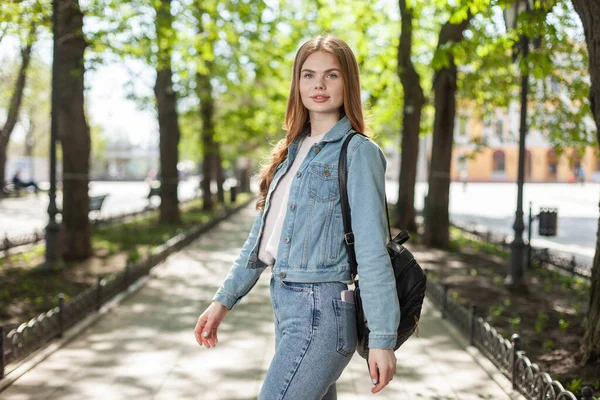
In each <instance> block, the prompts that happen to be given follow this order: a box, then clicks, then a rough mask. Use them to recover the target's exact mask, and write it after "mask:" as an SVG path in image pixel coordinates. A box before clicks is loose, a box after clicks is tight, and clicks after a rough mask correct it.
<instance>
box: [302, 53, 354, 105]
mask: <svg viewBox="0 0 600 400" xmlns="http://www.w3.org/2000/svg"><path fill="white" fill-rule="evenodd" d="M300 97H301V98H302V104H304V107H306V108H307V109H308V110H309V112H310V114H311V115H313V116H314V114H333V113H335V114H336V117H337V116H339V110H340V107H341V106H342V105H343V104H344V81H343V79H342V74H341V72H340V66H339V64H338V62H337V60H336V59H335V57H334V56H333V55H331V54H329V53H325V52H322V51H318V52H315V53H312V54H311V55H310V56H308V58H307V59H306V61H304V64H303V65H302V69H301V72H300Z"/></svg>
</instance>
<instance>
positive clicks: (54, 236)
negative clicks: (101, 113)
mask: <svg viewBox="0 0 600 400" xmlns="http://www.w3.org/2000/svg"><path fill="white" fill-rule="evenodd" d="M57 19H58V0H53V1H52V32H53V40H52V43H53V46H52V53H53V55H52V58H53V61H52V100H51V101H52V105H51V109H50V114H51V122H50V191H49V192H48V196H49V204H48V225H47V226H46V260H45V262H44V264H43V265H42V269H45V270H49V269H52V267H53V266H54V264H55V262H56V259H57V258H58V254H57V244H58V230H59V227H58V224H57V222H56V214H57V213H58V209H57V208H56V137H57V116H56V104H57V102H56V87H57V79H56V78H57V76H56V75H57V74H56V72H57V71H56V53H57V42H58V40H57V39H58V38H57V36H58V35H57V32H56V30H57Z"/></svg>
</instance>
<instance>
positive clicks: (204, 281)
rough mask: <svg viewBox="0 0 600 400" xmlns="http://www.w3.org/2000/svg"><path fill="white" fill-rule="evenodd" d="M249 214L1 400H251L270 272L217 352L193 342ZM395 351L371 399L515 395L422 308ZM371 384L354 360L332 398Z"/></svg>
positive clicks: (194, 248)
mask: <svg viewBox="0 0 600 400" xmlns="http://www.w3.org/2000/svg"><path fill="white" fill-rule="evenodd" d="M255 215H256V214H255V211H254V210H253V208H252V207H251V206H250V207H248V208H246V209H244V210H242V211H241V212H240V213H239V214H237V215H235V216H234V217H232V218H231V219H230V220H228V221H225V222H223V223H221V224H220V225H219V226H217V228H215V229H214V230H213V231H211V232H210V233H208V234H206V235H204V236H203V237H201V238H200V239H199V240H197V241H196V242H194V243H193V244H192V245H191V246H189V247H188V248H186V249H185V250H183V251H182V252H180V253H178V254H176V255H174V256H172V257H170V258H169V259H168V261H167V262H166V263H165V264H163V265H161V266H158V267H156V268H155V269H154V270H153V271H152V274H151V278H150V279H149V280H148V281H147V283H146V284H145V285H143V286H142V287H141V288H140V289H139V290H138V291H136V292H135V293H133V294H132V295H130V296H128V297H127V298H125V299H124V300H123V301H122V302H121V303H120V304H119V305H118V306H117V307H116V308H115V309H113V310H112V311H110V312H108V313H106V314H105V315H104V316H103V317H102V318H100V319H99V320H98V321H97V322H96V323H95V324H94V325H92V326H91V327H89V328H87V329H86V330H85V331H84V332H83V333H82V334H81V335H79V336H77V337H76V338H75V339H74V340H73V341H71V342H70V343H69V344H67V345H66V346H64V347H63V348H61V349H60V350H58V351H56V352H55V353H53V354H52V355H50V357H48V358H47V359H46V360H44V361H43V362H41V363H40V364H38V365H37V366H35V367H34V368H32V369H31V370H30V371H29V372H27V373H25V374H24V375H23V376H22V377H21V378H19V379H18V380H16V381H15V382H14V383H13V384H12V385H11V386H9V387H8V388H7V389H6V390H5V391H3V392H1V393H0V399H2V400H34V399H35V400H50V399H72V400H75V399H76V400H80V399H103V400H104V399H108V400H119V399H165V400H175V399H206V400H210V399H218V400H223V399H237V400H250V399H256V398H257V395H258V392H259V390H260V386H261V383H262V381H263V379H264V376H265V374H266V371H267V369H268V366H269V363H270V360H271V358H272V356H273V352H274V332H273V314H272V309H271V304H270V299H269V277H270V271H268V270H267V271H265V273H264V274H263V276H262V277H261V279H260V281H259V283H258V284H257V285H256V286H255V287H254V289H253V291H252V292H251V293H250V294H249V295H248V296H247V297H246V298H244V300H243V301H242V302H240V304H239V305H238V306H237V307H236V309H235V310H233V311H232V312H230V313H229V314H228V315H227V316H226V318H225V320H224V321H223V324H222V325H221V327H220V331H219V344H218V345H217V347H215V348H212V349H206V348H204V347H200V346H198V344H197V343H196V341H195V339H194V335H193V328H194V325H195V323H196V320H197V318H198V316H199V314H200V313H201V312H202V311H203V310H204V309H205V307H206V306H207V305H208V304H209V302H210V299H211V297H212V296H213V294H214V292H215V290H216V288H217V286H218V285H219V284H220V282H221V280H222V279H223V278H224V277H225V275H226V274H227V271H228V269H229V266H230V265H231V263H232V262H233V260H234V259H235V257H236V256H237V253H238V252H239V250H240V248H241V246H242V244H243V242H244V240H245V239H246V236H247V233H248V231H249V229H250V226H251V224H252V220H253V219H254V216H255ZM396 354H397V358H398V368H397V374H396V376H395V378H394V380H393V381H392V382H391V384H390V385H389V386H388V387H387V388H385V389H384V390H383V391H382V392H380V393H378V394H377V395H376V396H378V397H379V398H385V399H439V400H441V399H444V400H446V399H461V400H464V399H509V398H519V396H517V395H514V394H513V395H512V396H509V394H507V393H509V392H510V385H509V384H508V381H507V380H506V379H505V378H504V377H503V376H501V374H499V373H498V372H497V370H496V369H495V368H494V367H493V366H491V364H490V363H489V361H487V359H485V358H484V357H483V356H481V355H480V354H479V353H478V352H477V351H476V350H475V349H473V348H471V347H468V346H466V342H465V340H464V339H463V338H461V337H460V335H459V334H458V333H457V331H456V330H455V329H454V328H453V327H452V326H450V325H449V323H448V322H446V321H445V320H442V319H441V318H440V315H439V313H438V312H437V311H436V310H435V309H434V308H433V307H432V305H431V303H429V302H427V303H426V305H425V309H424V312H423V316H422V320H421V324H420V338H416V337H413V338H411V339H410V340H409V341H408V342H407V343H406V344H405V345H404V346H403V347H402V348H401V349H400V350H398V351H397V353H396ZM9 376H10V375H9ZM371 387H372V384H371V383H370V378H369V376H368V373H367V367H366V363H365V361H364V360H363V359H362V358H360V357H359V356H358V355H356V354H355V355H354V358H353V360H352V362H351V363H350V365H349V367H348V368H347V369H346V370H345V371H344V373H343V375H342V377H341V378H340V380H339V381H338V398H339V399H340V400H356V399H367V398H372V396H373V395H372V394H371V392H370V389H371ZM294 400H295V399H294ZM298 400H311V399H298Z"/></svg>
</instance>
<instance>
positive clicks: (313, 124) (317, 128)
mask: <svg viewBox="0 0 600 400" xmlns="http://www.w3.org/2000/svg"><path fill="white" fill-rule="evenodd" d="M339 120H340V118H339V114H337V113H336V114H321V113H318V114H317V113H310V135H311V136H320V135H323V134H325V133H327V132H329V130H330V129H331V128H333V126H334V125H335V124H337V122H338V121H339Z"/></svg>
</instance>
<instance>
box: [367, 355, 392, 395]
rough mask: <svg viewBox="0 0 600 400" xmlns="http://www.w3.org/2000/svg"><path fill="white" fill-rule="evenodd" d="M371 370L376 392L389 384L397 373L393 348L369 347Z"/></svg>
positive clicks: (373, 391)
mask: <svg viewBox="0 0 600 400" xmlns="http://www.w3.org/2000/svg"><path fill="white" fill-rule="evenodd" d="M369 370H370V372H371V379H372V381H373V384H375V387H374V388H372V389H371V393H373V394H375V393H377V392H379V391H380V390H381V389H383V388H384V387H386V386H387V384H388V383H390V381H391V380H392V379H394V375H396V355H395V354H394V350H393V349H369Z"/></svg>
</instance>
